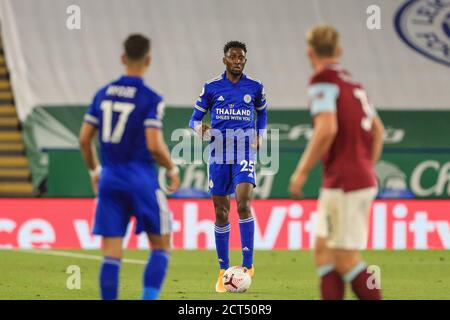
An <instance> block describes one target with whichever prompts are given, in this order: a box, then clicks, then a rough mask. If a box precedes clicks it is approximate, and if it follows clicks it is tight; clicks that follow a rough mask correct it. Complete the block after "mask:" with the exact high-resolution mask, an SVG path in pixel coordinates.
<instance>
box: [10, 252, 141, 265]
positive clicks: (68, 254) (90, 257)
mask: <svg viewBox="0 0 450 320" xmlns="http://www.w3.org/2000/svg"><path fill="white" fill-rule="evenodd" d="M11 251H15V252H22V253H33V254H42V255H48V256H57V257H69V258H78V259H87V260H99V261H101V260H103V256H98V255H93V254H86V253H74V252H67V251H59V250H42V249H33V250H23V249H22V250H11ZM122 262H123V263H130V264H141V265H144V264H147V261H144V260H135V259H122Z"/></svg>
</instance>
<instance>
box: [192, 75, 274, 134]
mask: <svg viewBox="0 0 450 320" xmlns="http://www.w3.org/2000/svg"><path fill="white" fill-rule="evenodd" d="M266 107H267V102H266V97H265V93H264V86H263V85H262V83H261V82H260V81H258V80H255V79H252V78H250V77H248V76H246V75H245V74H243V75H242V77H241V79H240V80H239V81H238V82H237V83H233V82H231V81H230V80H228V78H227V77H226V75H225V73H223V74H222V75H220V76H218V77H217V78H214V79H212V80H210V81H208V82H206V84H205V85H204V86H203V89H202V93H201V94H200V97H199V98H198V100H197V101H196V104H195V106H194V108H195V109H196V110H198V111H200V112H202V113H206V112H208V111H209V112H210V113H211V127H212V128H213V129H217V130H220V131H222V132H224V133H225V131H226V129H243V130H247V129H264V128H265V124H264V128H262V127H259V128H257V126H256V122H255V111H256V112H262V111H263V110H265V109H266Z"/></svg>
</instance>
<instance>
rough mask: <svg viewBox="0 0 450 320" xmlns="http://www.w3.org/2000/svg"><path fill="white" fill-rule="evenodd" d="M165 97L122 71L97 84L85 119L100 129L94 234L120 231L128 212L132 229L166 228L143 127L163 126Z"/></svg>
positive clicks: (165, 230) (167, 218) (157, 231)
mask: <svg viewBox="0 0 450 320" xmlns="http://www.w3.org/2000/svg"><path fill="white" fill-rule="evenodd" d="M163 113H164V103H163V101H162V98H161V96H159V95H158V94H157V93H155V92H154V91H153V90H152V89H150V88H149V87H147V86H146V85H145V84H144V82H143V79H142V78H140V77H128V76H123V77H121V78H120V79H119V80H117V81H114V82H111V83H110V84H108V85H107V86H105V87H103V88H102V89H100V90H99V91H98V92H97V94H96V95H95V98H94V100H93V102H92V104H91V106H90V107H89V110H88V111H87V113H86V115H85V117H84V121H86V122H88V123H90V124H92V125H94V126H95V127H97V128H98V131H99V141H100V153H101V163H102V167H103V168H102V172H101V176H100V181H99V191H98V202H97V208H96V213H95V222H94V229H93V232H94V234H97V235H101V236H104V237H123V236H124V235H125V233H126V230H127V226H128V222H129V220H130V217H131V215H134V216H135V217H136V220H137V224H136V230H135V232H136V233H140V232H141V231H146V232H147V233H152V234H168V233H170V230H171V213H170V210H169V209H168V206H167V203H166V199H165V196H164V193H163V192H162V191H161V190H160V189H159V184H158V179H157V176H158V175H157V170H156V166H155V160H154V159H153V158H152V155H151V154H150V152H149V151H148V149H147V144H146V137H145V128H146V127H151V128H162V117H163Z"/></svg>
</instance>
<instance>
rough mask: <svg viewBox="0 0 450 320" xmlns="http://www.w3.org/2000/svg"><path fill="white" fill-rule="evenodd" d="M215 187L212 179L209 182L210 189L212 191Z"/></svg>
mask: <svg viewBox="0 0 450 320" xmlns="http://www.w3.org/2000/svg"><path fill="white" fill-rule="evenodd" d="M213 187H214V182H213V181H212V180H211V179H210V180H209V188H210V189H212V188H213Z"/></svg>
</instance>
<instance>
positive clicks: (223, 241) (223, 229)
mask: <svg viewBox="0 0 450 320" xmlns="http://www.w3.org/2000/svg"><path fill="white" fill-rule="evenodd" d="M214 235H215V238H216V251H217V258H218V259H219V265H220V269H225V270H226V269H228V268H229V267H230V259H229V257H228V242H229V240H230V224H229V223H227V224H225V225H223V226H218V225H215V226H214Z"/></svg>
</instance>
